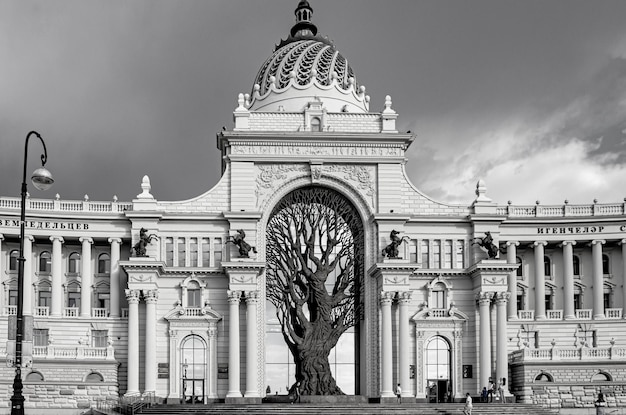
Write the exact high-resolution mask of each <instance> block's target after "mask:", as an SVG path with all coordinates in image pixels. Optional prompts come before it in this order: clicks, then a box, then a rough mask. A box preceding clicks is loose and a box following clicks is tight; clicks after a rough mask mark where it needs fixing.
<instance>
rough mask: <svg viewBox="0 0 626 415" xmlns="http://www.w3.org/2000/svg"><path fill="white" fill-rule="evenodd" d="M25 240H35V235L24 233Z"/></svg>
mask: <svg viewBox="0 0 626 415" xmlns="http://www.w3.org/2000/svg"><path fill="white" fill-rule="evenodd" d="M24 240H25V241H30V242H34V241H35V237H34V236H33V235H24Z"/></svg>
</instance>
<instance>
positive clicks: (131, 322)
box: [126, 290, 139, 396]
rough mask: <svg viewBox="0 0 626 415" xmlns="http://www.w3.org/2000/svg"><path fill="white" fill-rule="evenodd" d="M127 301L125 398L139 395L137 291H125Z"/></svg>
mask: <svg viewBox="0 0 626 415" xmlns="http://www.w3.org/2000/svg"><path fill="white" fill-rule="evenodd" d="M126 300H127V301H128V373H127V386H126V396H132V395H138V394H139V290H126Z"/></svg>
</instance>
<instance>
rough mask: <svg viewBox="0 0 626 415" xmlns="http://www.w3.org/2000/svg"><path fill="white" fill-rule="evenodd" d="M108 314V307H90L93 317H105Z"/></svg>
mask: <svg viewBox="0 0 626 415" xmlns="http://www.w3.org/2000/svg"><path fill="white" fill-rule="evenodd" d="M108 316H109V309H107V308H92V309H91V317H93V318H107V317H108Z"/></svg>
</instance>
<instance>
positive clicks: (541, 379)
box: [535, 372, 554, 382]
mask: <svg viewBox="0 0 626 415" xmlns="http://www.w3.org/2000/svg"><path fill="white" fill-rule="evenodd" d="M553 381H554V380H553V379H552V376H550V375H549V374H548V373H545V372H541V373H540V374H538V375H537V377H535V382H553Z"/></svg>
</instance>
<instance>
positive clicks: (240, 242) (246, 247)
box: [226, 229, 256, 258]
mask: <svg viewBox="0 0 626 415" xmlns="http://www.w3.org/2000/svg"><path fill="white" fill-rule="evenodd" d="M245 238H246V233H245V232H244V231H243V229H237V235H235V236H229V237H228V239H227V240H226V243H227V244H228V243H231V244H234V245H237V247H238V248H239V258H249V257H250V251H252V252H254V253H255V254H256V248H255V247H254V246H250V244H249V243H247V242H246V241H244V239H245Z"/></svg>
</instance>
